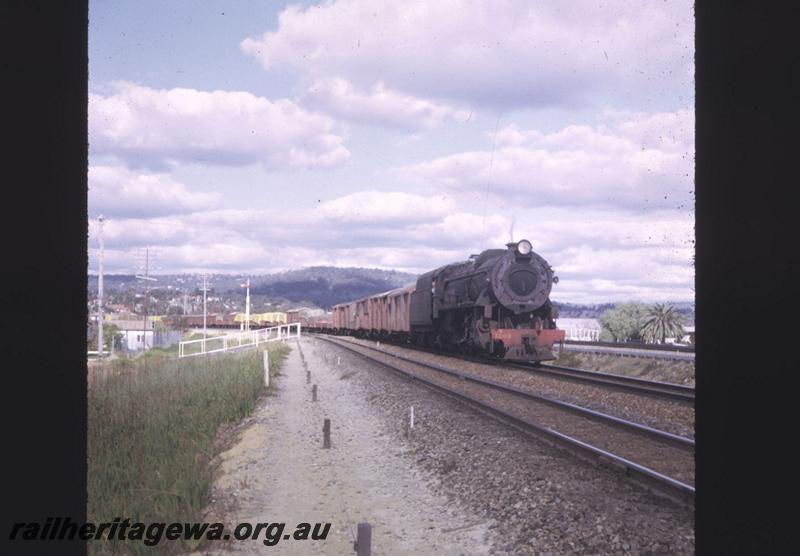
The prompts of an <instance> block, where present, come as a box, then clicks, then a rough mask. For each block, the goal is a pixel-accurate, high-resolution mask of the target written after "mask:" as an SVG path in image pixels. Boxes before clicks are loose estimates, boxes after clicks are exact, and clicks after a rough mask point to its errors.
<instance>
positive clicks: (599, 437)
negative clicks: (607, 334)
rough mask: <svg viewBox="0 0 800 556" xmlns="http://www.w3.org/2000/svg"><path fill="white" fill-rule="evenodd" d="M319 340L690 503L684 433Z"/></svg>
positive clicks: (689, 452)
mask: <svg viewBox="0 0 800 556" xmlns="http://www.w3.org/2000/svg"><path fill="white" fill-rule="evenodd" d="M318 337H319V338H320V339H323V340H325V341H327V342H330V343H331V344H334V345H337V346H339V347H340V348H342V349H345V350H348V351H350V352H353V353H355V354H358V355H359V356H361V357H364V358H366V359H368V360H371V361H374V362H377V363H379V364H381V365H383V366H385V367H388V368H390V369H392V370H394V371H396V372H399V373H401V374H403V375H404V376H407V377H410V378H412V379H414V380H417V381H420V382H421V383H423V384H424V385H426V386H428V387H431V388H433V389H434V390H437V391H439V392H440V393H443V394H446V395H448V396H450V397H452V398H456V399H458V400H459V401H462V402H465V403H467V404H468V405H471V406H472V407H474V408H476V409H478V410H479V411H481V412H483V413H486V414H489V415H491V416H492V417H494V418H496V419H499V420H500V421H503V422H504V423H506V424H509V425H511V426H513V427H514V428H516V429H518V430H520V431H522V432H524V433H526V434H530V435H533V436H536V437H538V438H542V439H545V440H547V441H548V442H550V443H552V444H555V445H559V446H561V447H563V448H566V449H567V450H569V451H570V452H572V453H575V454H577V455H579V456H581V457H583V458H588V459H591V460H593V461H595V462H600V463H603V464H605V465H607V466H610V467H612V468H615V469H618V470H620V471H622V472H623V473H624V474H625V475H627V476H628V477H630V478H631V479H633V480H634V481H636V482H638V483H641V484H644V485H646V486H647V487H649V488H651V489H652V490H655V491H658V492H661V493H664V494H667V495H668V496H670V497H672V498H674V499H678V500H681V501H683V502H687V503H690V504H692V503H693V501H694V486H693V483H694V441H693V440H691V439H689V438H685V437H682V436H678V435H674V434H671V433H667V432H665V431H661V430H658V429H654V428H651V427H646V426H644V425H641V424H638V423H633V422H631V421H627V420H624V419H620V418H618V417H614V416H611V415H607V414H604V413H600V412H598V411H593V410H589V409H586V408H583V407H580V406H577V405H575V404H570V403H566V402H562V401H559V400H555V399H552V398H547V397H545V396H541V395H539V394H536V393H534V392H530V391H527V390H522V389H519V388H516V387H513V386H510V385H507V384H502V383H498V382H495V381H491V380H487V379H486V378H483V377H479V376H477V375H472V374H468V373H463V372H461V371H458V370H457V369H452V368H448V367H443V366H441V365H436V364H432V363H427V362H423V361H419V360H415V359H413V358H411V357H406V356H402V355H399V354H395V353H390V352H386V351H383V350H380V349H378V348H374V347H371V346H365V345H363V344H359V343H355V342H350V341H347V340H342V339H341V338H336V339H333V338H331V337H327V336H318ZM412 369H413V370H412Z"/></svg>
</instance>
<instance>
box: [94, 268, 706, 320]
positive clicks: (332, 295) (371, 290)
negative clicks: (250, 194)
mask: <svg viewBox="0 0 800 556" xmlns="http://www.w3.org/2000/svg"><path fill="white" fill-rule="evenodd" d="M155 277H156V278H157V279H158V281H157V282H151V283H150V284H149V286H150V289H151V291H153V290H165V289H167V290H171V291H173V292H175V293H176V294H177V292H184V291H187V292H189V294H190V295H197V294H198V292H199V290H198V288H199V287H200V284H202V277H201V276H200V275H196V274H162V275H156V276H155ZM246 279H247V276H245V275H233V274H212V275H209V277H208V283H209V287H210V288H211V292H209V295H213V296H216V297H221V298H222V299H223V301H225V302H226V303H228V304H230V305H231V306H232V307H235V308H237V309H242V310H243V302H244V296H243V295H242V294H243V290H242V288H241V287H240V284H241V283H242V282H244V281H245V280H246ZM416 279H417V276H416V275H415V274H409V273H406V272H397V271H394V270H380V269H377V268H353V267H350V268H338V267H333V266H313V267H308V268H302V269H299V270H290V271H287V272H280V273H276V274H263V275H258V276H250V293H251V296H252V298H253V307H257V308H258V309H257V310H276V309H277V310H285V309H287V308H291V307H300V306H311V307H315V306H316V307H320V308H322V309H325V310H330V308H331V307H332V306H334V305H336V304H337V303H343V302H345V301H352V300H354V299H359V298H361V297H364V296H367V295H372V294H376V293H381V292H385V291H388V290H391V289H394V288H399V287H402V286H407V285H409V284H413V283H415V282H416ZM104 288H105V290H106V292H114V291H117V292H123V291H126V290H127V291H129V292H134V291H135V292H140V291H141V290H142V288H143V283H142V281H141V280H137V279H136V277H135V276H133V275H132V274H107V275H105V277H104ZM89 292H90V293H91V294H95V292H97V276H96V275H90V276H89ZM181 295H182V294H181ZM266 302H270V303H271V304H272V307H274V309H266V308H264V307H265V305H264V304H265V303H266ZM554 304H555V305H556V306H557V307H558V308H559V314H560V317H561V318H595V319H596V318H599V317H600V315H601V314H603V312H605V311H607V310H609V309H612V308H613V307H614V306H615V305H616V303H598V304H578V303H562V302H559V301H558V300H554ZM240 305H241V306H242V307H240ZM670 305H674V306H675V307H676V309H677V310H678V312H679V313H681V314H683V315H684V316H685V317H686V318H687V323H694V303H691V302H674V303H670ZM254 310H256V309H254Z"/></svg>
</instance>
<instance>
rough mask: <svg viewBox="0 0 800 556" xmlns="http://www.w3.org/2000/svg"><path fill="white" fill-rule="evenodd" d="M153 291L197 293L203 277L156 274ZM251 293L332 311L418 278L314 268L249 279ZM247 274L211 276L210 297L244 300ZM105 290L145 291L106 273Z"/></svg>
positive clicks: (92, 282)
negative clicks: (335, 307)
mask: <svg viewBox="0 0 800 556" xmlns="http://www.w3.org/2000/svg"><path fill="white" fill-rule="evenodd" d="M155 278H157V280H158V281H157V282H151V283H150V289H151V290H155V289H164V288H167V289H171V290H179V291H184V290H188V291H189V292H194V293H196V292H197V290H198V288H199V286H200V284H202V276H200V275H194V274H161V275H156V276H155ZM249 278H250V293H251V295H252V296H253V298H254V300H255V299H257V298H258V299H261V298H263V299H273V300H286V301H288V302H290V305H306V304H307V305H312V306H317V307H321V308H323V309H326V310H330V308H331V307H332V306H333V305H336V304H337V303H343V302H345V301H352V300H354V299H358V298H360V297H364V296H367V295H372V294H375V293H381V292H384V291H388V290H391V289H394V288H399V287H401V286H406V285H409V284H413V283H414V282H415V281H416V279H417V276H416V275H415V274H409V273H406V272H397V271H394V270H380V269H377V268H338V267H332V266H315V267H309V268H303V269H299V270H290V271H287V272H280V273H277V274H264V275H257V276H250V277H249ZM246 279H247V276H245V275H231V274H212V275H209V276H208V284H209V287H210V288H211V289H212V292H213V293H212V292H210V295H218V296H219V295H222V296H223V297H227V295H230V296H232V297H235V298H236V299H238V298H240V297H242V289H241V287H240V284H241V283H242V282H244V281H245V280H246ZM103 287H104V289H105V290H106V291H107V292H113V291H124V290H130V289H136V290H137V291H138V290H139V289H141V288H142V282H141V281H140V280H137V279H136V277H135V276H133V275H132V274H106V275H105V276H104V277H103ZM89 291H90V292H91V293H93V294H94V293H95V292H97V276H96V275H90V276H89Z"/></svg>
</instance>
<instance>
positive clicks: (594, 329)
mask: <svg viewBox="0 0 800 556" xmlns="http://www.w3.org/2000/svg"><path fill="white" fill-rule="evenodd" d="M556 326H558V328H560V329H562V330H564V331H566V336H567V338H566V339H567V340H577V341H583V342H596V341H598V340H599V339H600V332H601V331H602V329H603V327H602V326H601V325H600V321H598V320H597V319H569V318H566V319H558V320H556Z"/></svg>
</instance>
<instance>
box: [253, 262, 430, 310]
mask: <svg viewBox="0 0 800 556" xmlns="http://www.w3.org/2000/svg"><path fill="white" fill-rule="evenodd" d="M416 278H417V277H416V275H415V274H408V273H406V272H397V271H393V270H379V269H375V268H337V267H331V266H315V267H310V268H304V269H301V270H291V271H288V272H282V273H280V274H272V275H269V276H264V277H259V279H258V281H257V282H256V283H257V284H258V285H256V286H255V287H251V292H253V293H256V294H261V295H267V296H270V297H282V298H284V299H288V300H289V301H293V302H304V301H309V302H311V303H313V304H314V305H317V306H318V307H322V308H323V309H330V308H331V307H332V306H334V305H336V304H337V303H343V302H345V301H352V300H354V299H358V298H360V297H364V296H367V295H372V294H375V293H381V292H385V291H388V290H391V289H394V288H399V287H401V286H406V285H409V284H412V283H414V282H415V281H416ZM251 283H252V282H251Z"/></svg>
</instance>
